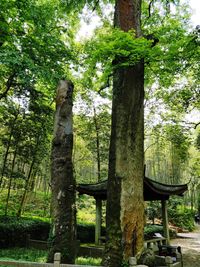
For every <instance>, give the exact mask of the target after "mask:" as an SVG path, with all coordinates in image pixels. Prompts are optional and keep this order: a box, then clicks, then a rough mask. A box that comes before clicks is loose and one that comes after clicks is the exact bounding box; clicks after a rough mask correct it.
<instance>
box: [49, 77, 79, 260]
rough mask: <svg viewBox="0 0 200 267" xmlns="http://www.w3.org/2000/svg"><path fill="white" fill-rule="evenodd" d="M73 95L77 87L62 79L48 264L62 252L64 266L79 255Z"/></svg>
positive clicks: (52, 182)
mask: <svg viewBox="0 0 200 267" xmlns="http://www.w3.org/2000/svg"><path fill="white" fill-rule="evenodd" d="M72 94H73V84H72V83H71V82H69V81H66V80H61V81H60V83H59V85H58V88H57V96H56V114H55V122H54V138H53V142H52V167H51V186H52V206H51V208H52V219H53V225H54V236H55V238H54V242H53V247H52V249H51V251H50V254H49V258H48V261H51V262H52V261H53V255H54V253H55V252H61V255H62V259H61V261H62V262H63V263H74V262H75V256H76V206H75V192H76V191H75V186H76V184H75V179H74V177H73V166H72V149H73V122H72V104H73V100H72Z"/></svg>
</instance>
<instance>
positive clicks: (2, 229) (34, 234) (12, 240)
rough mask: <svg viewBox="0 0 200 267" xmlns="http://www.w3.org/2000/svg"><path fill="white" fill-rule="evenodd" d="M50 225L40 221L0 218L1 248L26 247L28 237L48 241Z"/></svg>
mask: <svg viewBox="0 0 200 267" xmlns="http://www.w3.org/2000/svg"><path fill="white" fill-rule="evenodd" d="M49 229H50V224H49V223H48V222H44V221H42V220H38V219H29V218H17V217H14V216H13V217H12V216H10V217H5V216H0V247H1V248H8V247H14V246H20V247H23V246H25V245H26V240H27V235H28V234H29V235H30V237H31V238H33V239H34V238H35V239H36V238H37V239H40V240H47V238H48V235H49Z"/></svg>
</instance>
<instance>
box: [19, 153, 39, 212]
mask: <svg viewBox="0 0 200 267" xmlns="http://www.w3.org/2000/svg"><path fill="white" fill-rule="evenodd" d="M35 153H36V152H35ZM35 160H36V155H34V157H33V160H32V162H31V166H30V169H29V172H28V176H27V178H26V181H25V186H24V192H23V194H22V197H21V202H20V205H19V209H18V211H17V214H16V215H17V217H21V214H22V210H23V208H24V204H25V199H26V194H27V192H28V186H29V181H30V178H31V174H32V171H33V167H34V164H35Z"/></svg>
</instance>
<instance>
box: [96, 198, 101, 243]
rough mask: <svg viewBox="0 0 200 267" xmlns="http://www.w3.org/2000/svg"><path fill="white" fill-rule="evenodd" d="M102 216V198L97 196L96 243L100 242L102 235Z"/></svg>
mask: <svg viewBox="0 0 200 267" xmlns="http://www.w3.org/2000/svg"><path fill="white" fill-rule="evenodd" d="M101 216H102V200H101V199H100V198H96V225H95V244H96V245H98V244H99V238H100V236H101Z"/></svg>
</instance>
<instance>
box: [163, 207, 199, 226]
mask: <svg viewBox="0 0 200 267" xmlns="http://www.w3.org/2000/svg"><path fill="white" fill-rule="evenodd" d="M168 214H169V221H170V222H171V223H173V224H174V225H176V226H177V227H180V228H182V229H185V230H188V231H192V230H194V212H193V211H191V210H190V209H188V208H185V209H184V210H177V211H176V212H174V210H169V211H168Z"/></svg>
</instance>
